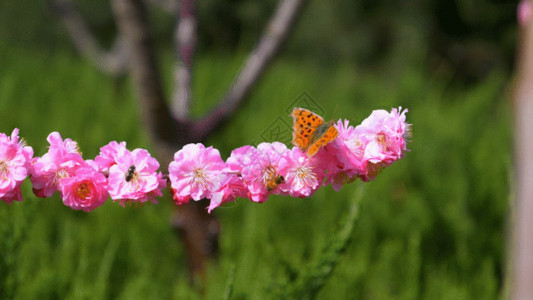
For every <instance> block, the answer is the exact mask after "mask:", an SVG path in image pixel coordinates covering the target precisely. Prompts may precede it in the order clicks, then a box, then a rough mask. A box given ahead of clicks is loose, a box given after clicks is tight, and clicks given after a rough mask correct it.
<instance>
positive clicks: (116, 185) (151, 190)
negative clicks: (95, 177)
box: [100, 148, 166, 206]
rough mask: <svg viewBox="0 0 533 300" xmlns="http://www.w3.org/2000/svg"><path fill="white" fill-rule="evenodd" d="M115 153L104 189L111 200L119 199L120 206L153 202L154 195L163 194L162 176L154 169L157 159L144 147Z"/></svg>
mask: <svg viewBox="0 0 533 300" xmlns="http://www.w3.org/2000/svg"><path fill="white" fill-rule="evenodd" d="M124 149H125V148H124ZM117 153H118V154H119V155H116V156H115V158H114V159H115V163H114V164H112V165H111V167H110V168H109V178H108V185H107V189H108V192H109V195H110V196H111V199H113V200H119V203H120V205H122V206H124V204H125V203H126V202H140V203H144V202H147V201H149V202H157V200H156V199H155V197H156V196H157V197H161V196H163V193H162V189H163V188H164V187H166V181H165V180H164V179H162V176H163V175H162V174H161V172H157V169H158V168H159V163H158V162H157V160H156V159H155V158H153V157H152V156H150V153H149V152H148V151H146V150H144V149H135V150H133V151H131V152H130V151H128V150H127V149H125V151H123V150H120V151H118V152H117ZM101 166H102V165H100V167H101Z"/></svg>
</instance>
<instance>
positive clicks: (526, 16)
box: [517, 0, 533, 26]
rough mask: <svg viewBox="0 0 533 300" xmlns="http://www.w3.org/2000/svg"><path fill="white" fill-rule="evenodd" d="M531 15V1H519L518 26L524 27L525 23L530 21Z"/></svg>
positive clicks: (532, 6)
mask: <svg viewBox="0 0 533 300" xmlns="http://www.w3.org/2000/svg"><path fill="white" fill-rule="evenodd" d="M532 15H533V5H532V4H531V0H522V1H520V4H518V11H517V18H518V23H520V25H522V26H526V25H527V23H528V22H529V21H530V20H531V16H532Z"/></svg>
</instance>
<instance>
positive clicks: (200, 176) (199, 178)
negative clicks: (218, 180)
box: [192, 168, 209, 190]
mask: <svg viewBox="0 0 533 300" xmlns="http://www.w3.org/2000/svg"><path fill="white" fill-rule="evenodd" d="M192 181H193V183H194V184H197V185H199V186H200V187H201V188H202V189H204V190H205V189H207V188H208V186H209V181H208V180H207V172H206V171H205V170H204V169H203V168H195V169H194V170H193V171H192Z"/></svg>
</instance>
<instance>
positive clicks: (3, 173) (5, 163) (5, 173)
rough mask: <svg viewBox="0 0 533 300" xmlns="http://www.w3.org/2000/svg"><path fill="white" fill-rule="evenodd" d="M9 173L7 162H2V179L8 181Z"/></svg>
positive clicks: (0, 174)
mask: <svg viewBox="0 0 533 300" xmlns="http://www.w3.org/2000/svg"><path fill="white" fill-rule="evenodd" d="M8 173H9V171H8V169H7V162H6V161H5V160H2V161H0V178H2V179H3V180H7V174H8Z"/></svg>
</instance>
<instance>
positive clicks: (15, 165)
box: [0, 128, 33, 204]
mask: <svg viewBox="0 0 533 300" xmlns="http://www.w3.org/2000/svg"><path fill="white" fill-rule="evenodd" d="M18 133H19V130H18V129H17V128H15V129H14V130H13V132H12V133H11V137H8V136H6V135H5V134H3V133H0V200H4V201H5V202H7V203H8V204H11V203H12V201H13V200H16V201H22V194H21V193H20V185H21V184H22V182H23V181H24V179H26V176H28V174H29V173H30V169H31V166H30V161H31V158H32V156H33V149H32V148H31V147H29V146H26V145H25V144H24V142H22V141H21V142H19V137H18Z"/></svg>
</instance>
